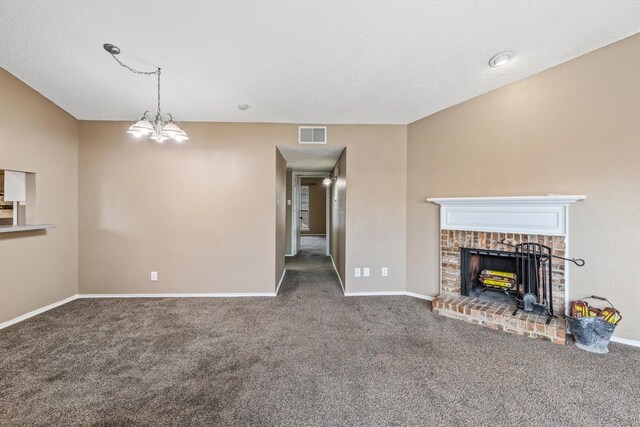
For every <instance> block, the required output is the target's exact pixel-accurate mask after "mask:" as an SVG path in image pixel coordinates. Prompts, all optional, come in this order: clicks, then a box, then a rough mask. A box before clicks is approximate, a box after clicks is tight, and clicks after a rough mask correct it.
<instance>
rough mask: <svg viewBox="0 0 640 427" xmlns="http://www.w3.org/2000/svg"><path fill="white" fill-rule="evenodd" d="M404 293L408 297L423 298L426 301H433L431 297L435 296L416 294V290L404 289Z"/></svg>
mask: <svg viewBox="0 0 640 427" xmlns="http://www.w3.org/2000/svg"><path fill="white" fill-rule="evenodd" d="M404 294H405V295H406V296H408V297H414V298H418V299H424V300H427V301H433V299H434V298H435V297H432V296H431V295H423V294H418V293H416V292H409V291H406V292H405V293H404Z"/></svg>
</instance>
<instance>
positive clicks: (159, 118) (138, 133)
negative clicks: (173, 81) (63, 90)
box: [103, 43, 189, 143]
mask: <svg viewBox="0 0 640 427" xmlns="http://www.w3.org/2000/svg"><path fill="white" fill-rule="evenodd" d="M103 47H104V49H105V50H106V51H107V52H109V53H110V54H111V56H112V57H113V59H115V60H116V61H117V62H118V64H120V65H121V66H123V67H124V68H126V69H128V70H129V71H131V72H132V73H135V74H142V75H145V76H149V75H152V74H155V75H157V76H158V109H157V111H156V115H155V117H154V116H153V114H152V113H151V112H150V111H145V112H144V113H142V114H141V115H140V116H138V119H137V120H136V122H135V123H134V124H132V125H131V126H130V127H129V129H128V130H127V133H128V134H131V135H133V136H134V137H136V138H141V137H146V136H148V137H149V138H150V139H152V140H154V141H156V142H158V143H163V142H165V141H168V140H173V141H175V142H179V143H180V142H185V141H188V140H189V136H188V135H187V132H185V131H184V129H182V126H180V123H179V122H178V121H177V120H175V119H174V118H173V116H172V115H171V114H165V115H163V114H162V112H161V110H160V68H158V69H157V70H156V71H139V70H136V69H133V68H131V67H129V66H128V65H126V64H124V63H122V61H120V60H119V59H118V58H117V57H116V55H118V54H120V49H119V48H118V47H117V46H114V45H112V44H110V43H106V44H105V45H104V46H103Z"/></svg>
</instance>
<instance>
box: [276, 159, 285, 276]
mask: <svg viewBox="0 0 640 427" xmlns="http://www.w3.org/2000/svg"><path fill="white" fill-rule="evenodd" d="M286 199H287V162H286V161H285V160H284V157H282V153H280V150H278V149H277V148H276V234H275V239H276V252H275V261H276V288H277V286H278V284H279V283H280V279H281V278H282V274H283V273H284V256H285V250H286V243H285V238H286V235H287V232H286V230H285V225H286V221H287V213H286V209H287V200H286Z"/></svg>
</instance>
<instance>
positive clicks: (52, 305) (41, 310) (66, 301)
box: [0, 295, 78, 329]
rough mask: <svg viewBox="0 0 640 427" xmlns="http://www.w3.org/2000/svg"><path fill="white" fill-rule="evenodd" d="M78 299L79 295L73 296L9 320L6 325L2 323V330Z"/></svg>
mask: <svg viewBox="0 0 640 427" xmlns="http://www.w3.org/2000/svg"><path fill="white" fill-rule="evenodd" d="M76 299H78V295H72V296H70V297H69V298H65V299H63V300H62V301H58V302H54V303H53V304H49V305H48V306H46V307H42V308H39V309H37V310H33V311H30V312H28V313H25V314H23V315H22V316H18V317H16V318H15V319H11V320H7V321H6V322H4V323H0V329H4V328H6V327H9V326H11V325H14V324H16V323H18V322H22V321H23V320H27V319H29V318H30V317H33V316H37V315H38V314H42V313H44V312H45V311H49V310H51V309H52V308H56V307H59V306H61V305H63V304H66V303H68V302H71V301H73V300H76Z"/></svg>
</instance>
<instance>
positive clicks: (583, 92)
mask: <svg viewBox="0 0 640 427" xmlns="http://www.w3.org/2000/svg"><path fill="white" fill-rule="evenodd" d="M407 158H408V165H407V172H408V173H407V184H408V186H407V289H408V290H409V291H413V292H419V293H424V294H429V295H436V294H438V283H439V277H438V267H439V260H438V244H439V242H438V206H437V205H434V204H430V203H427V202H426V201H425V198H426V197H454V196H490V195H540V194H547V193H559V194H585V195H586V196H587V199H586V200H585V201H582V202H578V203H576V204H574V205H573V206H572V207H571V208H570V239H571V242H570V252H571V254H572V255H573V256H576V257H580V258H584V259H585V260H586V262H587V263H586V266H585V267H583V268H578V267H574V266H570V269H569V273H570V297H571V298H572V299H575V298H579V297H584V296H587V295H591V294H595V295H602V296H605V297H608V298H609V299H610V300H611V301H612V302H613V303H614V304H615V305H616V306H617V307H618V308H620V309H621V311H622V314H623V316H624V320H623V321H622V323H621V324H620V326H619V327H618V329H617V332H616V335H617V336H619V337H623V338H629V339H636V340H637V339H640V310H638V305H639V304H640V287H639V286H638V278H639V277H640V263H639V262H638V254H640V36H638V35H636V36H633V37H630V38H628V39H626V40H623V41H621V42H618V43H615V44H613V45H610V46H608V47H605V48H603V49H600V50H598V51H595V52H592V53H590V54H588V55H585V56H582V57H580V58H577V59H575V60H573V61H570V62H568V63H565V64H562V65H560V66H557V67H555V68H552V69H550V70H547V71H544V72H542V73H540V74H537V75H535V76H532V77H530V78H527V79H525V80H522V81H520V82H517V83H515V84H512V85H509V86H506V87H504V88H501V89H498V90H496V91H494V92H491V93H488V94H486V95H482V96H480V97H478V98H475V99H472V100H470V101H467V102H464V103H462V104H460V105H457V106H455V107H451V108H449V109H447V110H444V111H441V112H439V113H437V114H434V115H432V116H429V117H426V118H424V119H422V120H420V121H417V122H415V123H412V124H411V125H409V129H408V149H407ZM496 164H497V165H498V167H486V166H487V165H496Z"/></svg>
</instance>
